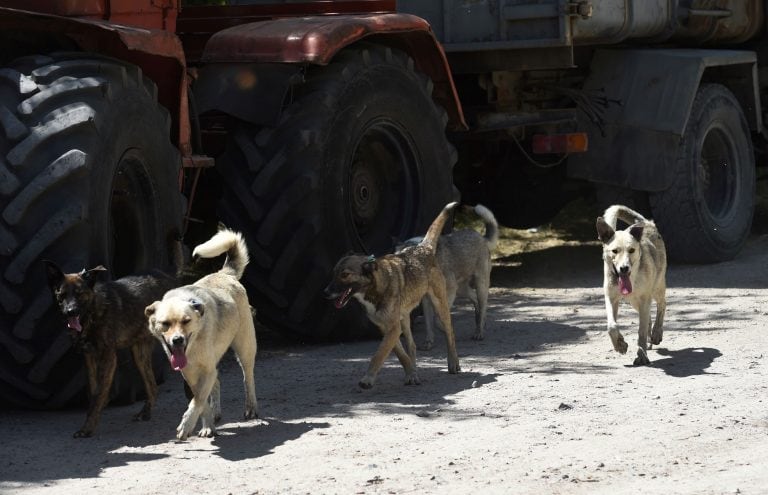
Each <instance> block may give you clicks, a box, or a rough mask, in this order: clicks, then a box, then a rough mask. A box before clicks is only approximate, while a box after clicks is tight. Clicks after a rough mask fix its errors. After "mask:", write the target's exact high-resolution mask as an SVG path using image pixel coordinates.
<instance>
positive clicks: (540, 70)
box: [0, 0, 768, 408]
mask: <svg viewBox="0 0 768 495" xmlns="http://www.w3.org/2000/svg"><path fill="white" fill-rule="evenodd" d="M203 4H205V5H203ZM765 4H766V2H762V1H758V0H644V1H642V2H640V1H635V0H442V1H437V0H399V1H397V2H395V1H394V0H338V1H290V0H286V1H282V2H280V1H263V0H230V1H227V0H218V1H211V2H205V1H197V2H195V1H191V0H190V1H180V0H52V1H46V0H24V1H21V0H0V308H2V311H0V400H2V402H3V403H7V404H12V405H14V406H22V407H33V408H56V407H61V406H64V405H66V404H70V403H72V402H73V401H74V400H76V398H77V397H80V396H82V393H83V389H84V383H85V376H84V372H83V370H82V366H81V364H80V358H79V357H78V356H77V355H75V354H74V352H73V351H72V350H71V345H70V340H69V336H68V335H67V333H66V331H65V329H64V327H63V325H62V323H61V320H60V319H59V318H58V317H57V313H56V310H55V308H54V304H53V300H52V297H51V294H50V291H49V289H48V287H47V285H46V280H45V275H44V270H43V268H42V260H44V259H50V260H54V261H56V262H57V263H59V264H60V265H61V266H63V267H64V268H65V269H66V270H67V271H77V270H81V269H83V268H87V267H90V266H93V265H96V264H103V265H104V266H106V267H107V268H108V269H109V272H110V274H111V275H112V276H113V277H120V276H124V275H127V274H131V273H138V272H142V271H145V270H149V269H152V268H155V267H167V266H168V265H169V262H170V250H169V248H168V239H169V237H171V236H183V238H184V241H185V242H186V243H187V244H189V245H194V243H195V242H197V241H198V240H203V239H205V238H206V236H208V235H209V234H210V233H211V232H212V231H213V230H215V228H216V225H217V223H218V222H222V223H224V224H225V225H227V226H228V227H230V228H233V229H236V230H238V231H241V232H242V233H243V234H244V237H245V239H246V242H247V243H248V246H249V249H250V254H251V262H250V265H249V269H248V271H247V273H246V275H245V276H244V280H243V282H244V284H245V285H246V287H247V288H248V290H249V295H250V298H251V303H252V305H253V306H254V307H255V308H256V311H257V314H258V317H259V318H260V319H261V321H263V322H265V323H266V324H268V325H270V326H272V327H273V328H277V329H280V330H282V331H286V332H290V333H292V334H294V335H297V336H300V337H301V338H304V339H307V340H317V339H327V338H331V337H333V338H344V337H350V336H355V335H359V333H358V332H359V331H360V330H359V329H362V328H366V325H365V318H364V315H363V313H362V311H361V310H360V309H359V308H349V310H346V311H343V312H338V311H335V310H334V308H333V307H332V305H329V304H328V302H327V301H325V300H324V299H323V296H322V290H321V289H322V287H323V286H324V285H325V284H326V283H327V281H328V277H329V274H330V272H331V268H332V266H333V264H334V263H335V261H336V260H337V259H338V258H339V257H340V256H341V255H343V254H344V253H345V252H349V251H356V252H366V253H370V254H374V255H379V254H382V253H386V252H388V251H390V250H391V249H392V247H393V245H394V244H395V243H396V242H397V241H398V240H402V239H405V238H408V237H410V236H412V235H417V234H421V233H423V231H424V229H425V228H426V226H427V225H428V224H429V222H430V221H431V219H432V218H433V217H434V215H435V214H436V213H437V212H438V211H439V210H440V208H441V207H442V206H443V205H444V204H445V203H447V202H449V201H451V200H456V199H461V200H462V201H463V202H465V203H468V204H474V203H478V202H482V203H483V204H485V205H486V206H488V207H489V208H491V209H492V210H493V211H494V212H495V214H496V215H497V217H498V219H499V221H500V223H502V224H503V225H506V226H509V227H515V228H527V227H532V226H537V225H541V224H543V223H545V222H547V221H548V220H550V219H551V218H552V217H553V216H554V215H556V214H557V212H558V211H559V210H560V209H561V208H562V207H563V206H564V205H565V204H567V203H568V202H570V201H572V200H573V199H576V198H579V197H583V196H593V197H595V198H596V199H597V203H598V204H600V203H602V204H610V203H614V202H622V203H624V204H627V205H629V206H632V207H634V208H636V209H638V210H639V211H641V212H642V213H645V214H648V215H651V216H652V217H653V218H654V220H655V221H656V223H657V225H658V226H659V229H660V230H661V232H662V234H663V236H664V238H665V240H666V242H667V247H668V251H669V254H670V256H671V257H672V258H673V259H676V260H679V261H683V262H717V261H721V260H727V259H730V258H733V257H734V256H736V255H737V254H738V252H739V250H740V249H741V248H742V246H743V245H744V243H745V241H746V239H747V236H748V234H749V231H750V225H751V221H752V211H753V205H754V201H755V183H756V172H757V168H756V158H755V156H756V155H757V156H759V155H760V154H761V153H763V152H764V149H765V137H766V129H765V127H764V124H763V120H762V115H763V111H762V107H761V101H762V100H763V98H764V97H765V94H766V85H767V84H768V83H767V82H766V81H768V77H767V74H766V72H765V71H766V70H767V67H766V60H767V59H766V50H765V36H764V33H765ZM127 361H129V359H128V358H127V356H126V357H125V359H123V360H121V363H122V364H121V372H120V373H119V374H118V377H117V378H116V380H115V382H116V383H115V387H114V390H113V392H114V395H115V397H124V398H126V399H125V400H128V401H130V400H131V399H132V398H133V397H135V393H136V390H135V388H136V383H138V380H135V379H131V371H130V369H129V368H130V364H126V363H127Z"/></svg>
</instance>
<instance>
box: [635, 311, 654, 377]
mask: <svg viewBox="0 0 768 495" xmlns="http://www.w3.org/2000/svg"><path fill="white" fill-rule="evenodd" d="M636 309H637V312H638V317H639V319H640V327H639V328H638V331H637V357H636V358H635V361H634V363H633V364H634V365H635V366H648V365H649V364H651V361H650V359H648V338H649V337H650V333H651V332H650V331H651V298H650V297H644V298H643V299H642V300H641V301H639V302H638V305H637V308H636Z"/></svg>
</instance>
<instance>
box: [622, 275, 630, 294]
mask: <svg viewBox="0 0 768 495" xmlns="http://www.w3.org/2000/svg"><path fill="white" fill-rule="evenodd" d="M619 291H620V292H621V293H622V294H623V295H625V296H626V295H628V294H631V293H632V282H630V281H629V275H619Z"/></svg>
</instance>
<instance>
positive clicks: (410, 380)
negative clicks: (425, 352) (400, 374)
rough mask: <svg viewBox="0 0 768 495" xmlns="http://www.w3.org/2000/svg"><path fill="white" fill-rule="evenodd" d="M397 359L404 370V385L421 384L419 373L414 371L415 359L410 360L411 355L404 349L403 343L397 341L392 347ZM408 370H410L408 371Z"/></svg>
mask: <svg viewBox="0 0 768 495" xmlns="http://www.w3.org/2000/svg"><path fill="white" fill-rule="evenodd" d="M393 350H394V351H395V355H396V356H397V359H398V360H399V361H400V364H401V365H402V366H403V369H404V370H405V384H406V385H421V380H419V375H418V374H417V373H416V361H415V360H411V356H410V355H409V354H408V352H406V351H405V349H404V348H403V345H402V344H401V343H400V342H399V341H398V342H397V343H396V344H395V347H394V348H393ZM409 370H410V371H409Z"/></svg>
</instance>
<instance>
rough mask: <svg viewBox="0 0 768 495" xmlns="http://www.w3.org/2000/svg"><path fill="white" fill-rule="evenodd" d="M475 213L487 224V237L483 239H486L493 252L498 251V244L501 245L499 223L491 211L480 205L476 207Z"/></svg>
mask: <svg viewBox="0 0 768 495" xmlns="http://www.w3.org/2000/svg"><path fill="white" fill-rule="evenodd" d="M475 213H476V214H477V216H479V217H480V218H482V219H483V222H484V223H485V235H484V236H483V237H485V243H486V244H488V249H489V250H491V251H493V250H494V249H496V244H498V243H499V223H498V222H497V221H496V217H495V216H493V213H492V212H491V210H489V209H488V208H486V207H485V206H483V205H481V204H479V203H478V204H477V205H475Z"/></svg>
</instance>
